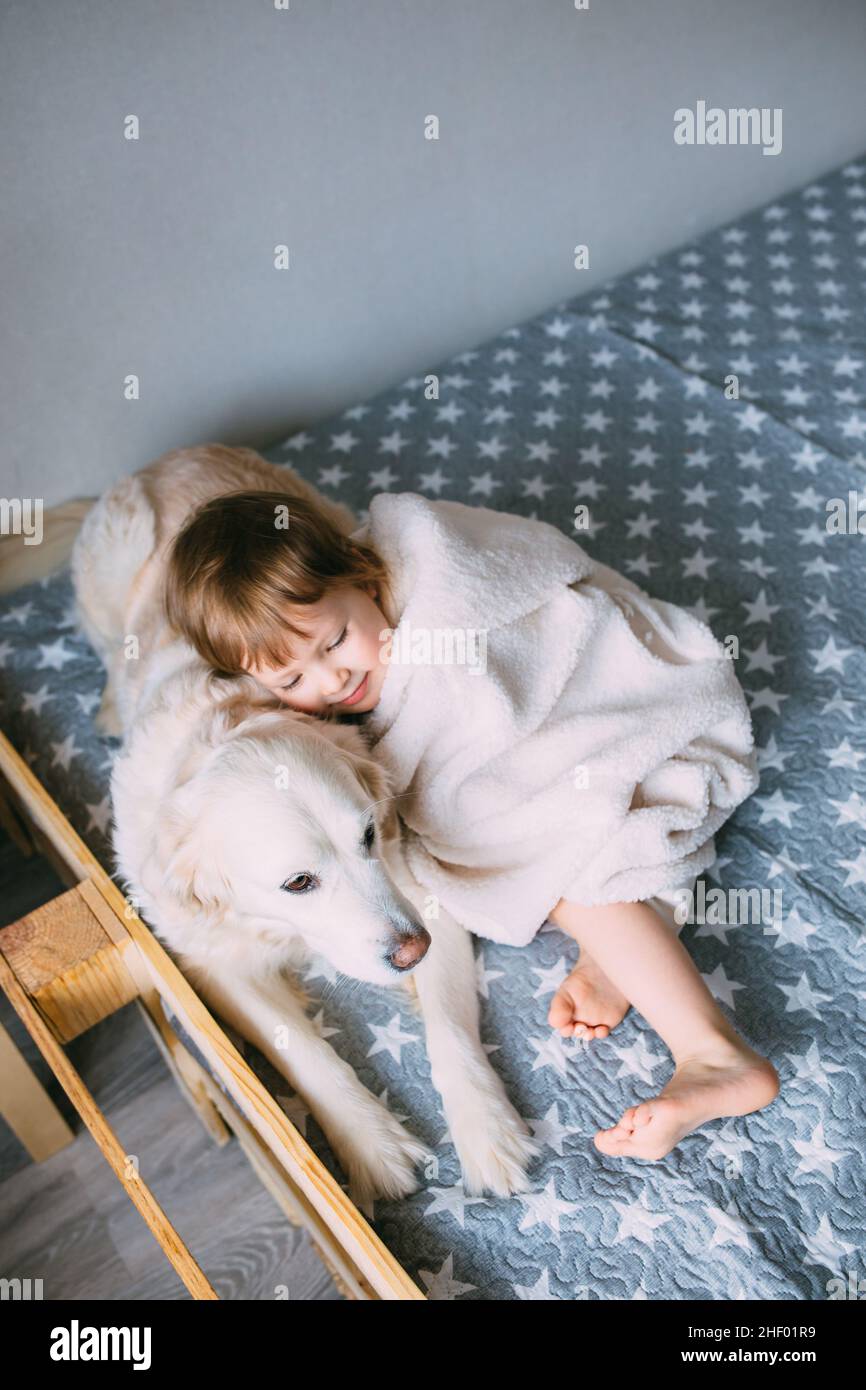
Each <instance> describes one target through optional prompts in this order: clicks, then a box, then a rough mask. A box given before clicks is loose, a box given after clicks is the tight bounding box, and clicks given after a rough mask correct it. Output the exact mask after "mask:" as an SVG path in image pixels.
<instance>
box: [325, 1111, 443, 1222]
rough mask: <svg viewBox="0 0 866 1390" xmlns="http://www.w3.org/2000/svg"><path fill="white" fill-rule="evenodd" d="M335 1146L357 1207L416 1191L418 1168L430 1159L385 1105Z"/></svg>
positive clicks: (422, 1145)
mask: <svg viewBox="0 0 866 1390" xmlns="http://www.w3.org/2000/svg"><path fill="white" fill-rule="evenodd" d="M333 1146H334V1150H335V1152H336V1154H337V1157H338V1158H339V1160H340V1163H341V1164H342V1166H343V1168H344V1169H345V1171H346V1175H347V1177H348V1179H349V1193H350V1195H351V1197H352V1200H353V1201H354V1202H356V1203H358V1204H369V1202H370V1201H372V1199H373V1198H374V1197H408V1195H409V1194H410V1192H417V1190H418V1188H419V1187H420V1182H419V1179H418V1176H417V1173H416V1171H415V1169H416V1167H417V1165H418V1164H419V1163H424V1162H425V1161H426V1160H428V1159H429V1158H430V1151H429V1150H428V1149H427V1148H426V1147H425V1145H424V1144H422V1143H421V1141H420V1140H419V1139H416V1138H415V1137H414V1135H411V1134H410V1133H409V1132H408V1130H406V1129H404V1128H403V1126H402V1125H401V1123H400V1121H399V1120H398V1119H396V1118H395V1117H394V1116H393V1115H392V1114H390V1113H389V1111H387V1110H386V1109H385V1107H384V1106H378V1107H377V1109H376V1110H375V1111H373V1112H372V1113H369V1112H368V1113H367V1114H365V1116H364V1118H363V1120H360V1121H359V1123H358V1126H357V1130H356V1132H355V1134H353V1135H351V1136H347V1137H346V1138H345V1139H344V1140H343V1142H342V1143H340V1144H339V1145H337V1144H336V1143H334V1145H333Z"/></svg>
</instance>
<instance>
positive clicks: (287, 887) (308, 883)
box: [280, 874, 319, 893]
mask: <svg viewBox="0 0 866 1390" xmlns="http://www.w3.org/2000/svg"><path fill="white" fill-rule="evenodd" d="M318 886H319V880H318V879H317V878H316V875H315V874H292V877H291V878H287V879H286V881H285V883H281V884H280V887H281V889H282V890H283V892H284V893H309V892H310V890H311V889H313V888H318Z"/></svg>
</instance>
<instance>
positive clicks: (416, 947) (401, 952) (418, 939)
mask: <svg viewBox="0 0 866 1390" xmlns="http://www.w3.org/2000/svg"><path fill="white" fill-rule="evenodd" d="M429 946H430V933H429V932H428V931H426V930H425V928H424V927H418V928H417V930H416V931H414V932H413V933H412V935H411V936H401V937H400V940H399V941H398V943H397V945H396V946H395V947H394V949H393V951H391V952H390V953H389V955H388V960H389V962H390V964H391V965H393V967H394V969H395V970H411V969H412V967H413V965H417V964H418V962H419V961H420V960H423V959H424V957H425V956H426V954H427V951H428V949H429Z"/></svg>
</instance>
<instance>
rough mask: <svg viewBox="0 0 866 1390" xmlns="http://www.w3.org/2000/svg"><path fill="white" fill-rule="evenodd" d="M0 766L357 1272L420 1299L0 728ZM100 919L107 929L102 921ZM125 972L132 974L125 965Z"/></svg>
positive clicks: (385, 1291) (381, 1291) (392, 1295)
mask: <svg viewBox="0 0 866 1390" xmlns="http://www.w3.org/2000/svg"><path fill="white" fill-rule="evenodd" d="M0 771H2V773H3V775H4V776H5V777H6V779H7V781H8V783H9V785H10V787H11V789H12V791H13V792H14V793H15V794H16V795H17V796H18V797H19V798H20V799H21V801H22V803H23V805H24V806H25V808H26V811H27V814H28V816H29V818H30V819H31V820H32V821H33V822H34V823H35V824H36V825H38V826H39V827H40V828H41V829H42V830H43V831H44V833H45V834H46V835H47V837H48V838H49V839H50V840H51V841H52V843H53V844H54V846H55V848H56V849H57V851H58V853H59V854H60V855H61V856H62V857H63V858H64V860H65V861H66V863H67V864H68V865H69V866H70V868H71V869H72V870H74V872H75V873H76V875H77V876H78V878H79V879H81V880H89V882H90V883H91V884H92V885H93V887H94V888H95V889H96V890H97V891H98V893H99V894H100V895H101V897H102V898H103V899H104V901H105V904H106V908H107V910H109V911H110V912H111V913H112V914H113V915H114V917H115V918H116V919H117V926H116V928H115V930H117V929H118V928H119V929H121V930H126V931H127V932H128V934H129V937H130V939H131V941H132V942H133V943H134V945H135V948H136V949H137V951H138V952H139V954H140V958H141V962H142V963H143V964H144V966H145V967H146V968H147V970H148V971H149V973H150V976H151V982H152V985H153V988H155V989H156V990H158V992H159V993H160V994H161V995H162V997H163V998H164V999H165V1000H166V1002H167V1004H168V1005H169V1007H170V1008H171V1010H172V1012H173V1013H175V1014H176V1015H177V1017H178V1018H179V1020H180V1022H181V1024H182V1025H183V1027H184V1028H185V1029H186V1031H187V1033H188V1034H189V1036H190V1037H191V1038H192V1039H193V1040H194V1041H195V1043H196V1046H197V1047H198V1048H199V1049H200V1050H201V1052H202V1054H203V1056H204V1057H205V1058H206V1060H207V1063H208V1065H209V1066H210V1067H211V1068H212V1069H213V1071H214V1072H215V1073H216V1074H217V1075H218V1076H219V1077H220V1079H221V1080H222V1082H223V1084H224V1085H225V1086H226V1088H227V1089H228V1091H229V1092H230V1094H231V1096H232V1098H233V1100H234V1102H235V1103H236V1105H237V1106H238V1108H239V1110H240V1111H241V1112H242V1113H243V1115H244V1116H245V1117H246V1118H247V1120H248V1121H249V1123H250V1124H251V1125H252V1126H253V1128H254V1129H255V1130H256V1132H257V1133H258V1134H259V1135H260V1137H261V1138H262V1140H263V1141H264V1143H265V1144H266V1145H267V1147H268V1148H269V1149H270V1150H271V1152H272V1153H273V1154H274V1155H275V1157H276V1158H277V1160H278V1162H279V1163H280V1164H282V1166H283V1167H284V1168H285V1170H286V1172H287V1174H288V1175H289V1177H290V1178H291V1179H292V1181H293V1182H294V1183H295V1184H296V1185H297V1187H298V1188H300V1190H301V1191H302V1192H303V1193H304V1196H305V1197H306V1198H307V1200H308V1201H309V1202H310V1205H311V1206H312V1207H313V1209H314V1210H315V1211H316V1212H317V1213H318V1214H319V1217H320V1218H321V1220H322V1221H323V1222H324V1224H325V1225H326V1226H327V1227H328V1228H329V1230H330V1231H331V1232H332V1233H333V1236H334V1238H335V1240H336V1241H337V1242H338V1244H339V1246H340V1247H341V1249H342V1250H343V1251H344V1252H345V1254H346V1256H347V1257H348V1258H349V1259H350V1260H351V1261H353V1263H354V1264H355V1266H356V1267H357V1269H358V1271H359V1274H360V1275H361V1276H362V1277H363V1278H364V1279H366V1280H368V1281H369V1284H370V1286H371V1287H372V1288H373V1289H375V1291H376V1293H377V1294H378V1295H379V1297H380V1298H382V1299H400V1300H419V1299H420V1300H424V1298H425V1295H424V1294H423V1293H422V1291H421V1290H420V1289H419V1288H418V1286H417V1284H415V1283H414V1282H413V1281H412V1279H410V1278H409V1275H408V1274H407V1273H406V1271H405V1270H404V1269H403V1268H402V1266H401V1265H400V1264H399V1262H398V1261H397V1260H396V1259H395V1258H394V1256H393V1255H392V1254H391V1252H390V1251H389V1250H388V1248H387V1247H386V1246H385V1245H384V1244H383V1242H382V1241H381V1240H380V1239H379V1237H378V1236H377V1235H376V1233H375V1231H374V1230H373V1229H372V1227H371V1226H370V1225H369V1224H368V1222H366V1221H365V1220H364V1218H363V1216H362V1215H361V1213H360V1212H359V1211H358V1210H357V1208H356V1207H355V1205H354V1203H353V1202H352V1201H351V1200H350V1199H349V1197H348V1196H347V1195H346V1193H345V1192H343V1190H342V1188H341V1187H340V1185H339V1183H338V1182H337V1181H336V1179H335V1178H333V1177H332V1176H331V1174H330V1173H329V1172H328V1170H327V1168H326V1167H325V1166H324V1164H323V1163H322V1162H321V1160H320V1159H319V1158H318V1156H317V1155H316V1154H315V1153H314V1151H313V1150H312V1149H311V1148H310V1146H309V1144H308V1143H307V1142H306V1140H305V1139H304V1137H303V1135H301V1134H300V1133H299V1132H298V1130H297V1129H296V1128H295V1126H294V1125H293V1124H292V1123H291V1122H290V1121H289V1119H288V1118H287V1116H286V1115H284V1114H283V1112H282V1110H281V1109H280V1107H279V1106H278V1105H277V1102H276V1101H275V1100H274V1098H273V1096H271V1095H270V1093H269V1092H268V1091H267V1090H266V1089H265V1087H264V1086H263V1085H262V1083H261V1082H260V1081H259V1079H258V1077H257V1076H256V1075H255V1073H254V1072H253V1071H252V1070H251V1069H250V1067H249V1066H248V1065H247V1063H246V1062H245V1061H244V1059H243V1057H241V1055H240V1053H239V1052H238V1051H237V1048H235V1047H234V1046H233V1044H232V1043H231V1042H230V1041H229V1039H228V1038H227V1037H226V1035H225V1033H224V1032H223V1030H222V1029H221V1028H220V1027H219V1025H218V1023H217V1022H216V1021H215V1019H214V1018H213V1017H212V1015H211V1014H210V1013H209V1012H208V1010H207V1009H206V1007H205V1005H204V1004H203V1003H202V1001H201V1000H200V999H199V997H198V995H197V994H196V993H195V991H194V990H193V988H192V986H191V985H190V984H189V983H188V981H187V980H186V979H185V978H184V976H183V975H182V974H181V972H180V971H179V970H178V968H177V966H176V965H175V964H174V962H173V961H172V959H171V957H170V956H168V955H167V953H166V952H165V951H164V950H163V948H162V946H161V945H160V943H159V942H158V941H157V939H156V937H155V936H154V935H153V934H152V932H151V931H149V929H148V928H147V927H146V925H145V924H144V923H143V922H142V921H141V919H140V917H139V916H138V914H137V913H136V912H134V911H133V909H132V908H131V907H130V905H129V903H128V902H127V901H126V899H125V898H124V897H123V894H122V893H121V891H120V889H119V888H118V886H117V884H115V883H114V882H113V881H112V880H111V879H110V878H109V877H108V875H107V874H106V873H105V870H104V869H103V868H102V865H101V864H100V863H99V862H98V860H97V859H96V858H95V857H94V856H93V855H92V854H91V852H90V850H89V849H88V848H87V846H86V845H85V844H84V842H83V841H82V840H81V839H80V837H79V836H78V835H77V834H76V833H75V831H74V830H73V828H72V826H71V825H70V824H69V822H68V821H67V820H66V818H65V817H64V816H63V815H62V814H61V812H60V810H59V808H58V807H57V805H56V804H55V802H54V801H53V800H52V799H51V797H50V796H49V795H48V793H47V792H46V790H45V788H44V787H43V786H42V785H41V783H40V782H39V780H38V779H37V778H36V777H35V776H34V774H33V773H32V772H31V771H30V768H29V767H28V766H27V764H26V763H25V762H24V759H23V758H22V757H21V756H20V755H19V754H18V753H17V752H16V750H15V749H14V748H13V746H12V744H11V743H10V742H9V740H8V738H6V736H5V735H4V734H3V733H2V732H0ZM100 920H101V921H102V922H103V925H105V926H106V930H109V928H108V926H107V921H106V919H103V918H100ZM109 934H111V933H110V931H109ZM130 973H131V974H134V971H133V970H132V969H130Z"/></svg>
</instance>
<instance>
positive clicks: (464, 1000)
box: [387, 850, 540, 1197]
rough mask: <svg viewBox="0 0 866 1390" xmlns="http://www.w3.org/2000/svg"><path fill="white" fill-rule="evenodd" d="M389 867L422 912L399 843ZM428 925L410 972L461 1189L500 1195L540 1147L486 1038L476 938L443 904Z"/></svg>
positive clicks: (523, 1182)
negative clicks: (426, 945)
mask: <svg viewBox="0 0 866 1390" xmlns="http://www.w3.org/2000/svg"><path fill="white" fill-rule="evenodd" d="M387 867H388V872H389V873H390V875H391V877H392V879H393V880H394V882H395V884H396V886H397V887H398V888H399V889H400V891H401V892H402V893H404V894H405V896H406V897H407V898H408V899H409V901H410V902H411V903H413V905H414V906H415V908H416V910H418V911H420V908H421V904H422V902H423V899H424V890H423V888H422V887H421V886H420V884H419V883H418V882H417V881H416V880H415V878H414V877H413V876H412V874H411V873H410V871H409V869H408V868H407V866H406V864H405V863H404V861H403V859H402V856H400V854H399V851H398V850H395V851H392V852H391V853H390V854H389V858H388V865H387ZM427 929H428V931H429V932H430V936H431V938H432V943H431V946H430V949H429V951H428V952H427V955H426V956H425V958H424V960H423V961H422V962H421V964H420V965H418V966H416V968H415V970H414V972H413V974H414V979H415V984H416V987H417V990H418V998H419V1001H420V1004H421V1010H422V1012H423V1015H424V1028H425V1032H426V1036H427V1055H428V1057H429V1060H430V1070H431V1073H432V1076H433V1083H434V1085H435V1086H436V1089H437V1090H438V1092H439V1094H440V1095H441V1097H442V1102H443V1105H444V1108H445V1117H446V1119H447V1121H448V1126H449V1129H450V1131H451V1137H452V1139H453V1140H454V1147H455V1148H456V1150H457V1156H458V1158H459V1159H460V1165H461V1167H462V1169H463V1185H464V1188H465V1190H466V1192H468V1193H473V1194H480V1193H482V1192H486V1191H489V1192H495V1193H496V1194H497V1195H499V1196H503V1197H507V1196H509V1195H510V1194H511V1193H513V1192H522V1191H525V1190H526V1188H527V1186H528V1179H527V1176H526V1165H527V1164H528V1163H529V1162H530V1160H531V1159H532V1158H534V1157H536V1156H537V1155H538V1154H539V1152H540V1149H539V1146H538V1144H537V1143H536V1142H535V1140H533V1139H532V1138H531V1137H529V1129H528V1127H527V1125H526V1124H525V1122H524V1121H523V1120H522V1119H521V1117H520V1115H518V1113H517V1111H516V1110H515V1108H514V1106H513V1105H512V1104H511V1101H510V1100H509V1099H508V1095H507V1093H506V1090H505V1086H504V1084H503V1082H502V1080H501V1078H500V1077H499V1076H498V1075H497V1073H496V1072H495V1071H494V1070H493V1068H492V1066H491V1065H490V1061H489V1059H488V1057H487V1054H486V1053H485V1051H484V1048H483V1047H482V1045H481V1036H480V1032H479V1025H480V1017H479V1014H480V1010H479V1004H478V990H477V986H476V982H475V958H474V955H473V952H472V941H471V938H470V936H469V933H468V932H467V931H466V930H464V928H463V927H461V926H459V924H458V923H457V922H455V921H454V919H453V917H451V916H450V915H449V914H448V913H447V912H445V911H443V910H442V909H441V908H440V911H439V916H438V917H436V918H435V919H434V920H433V921H427Z"/></svg>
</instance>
